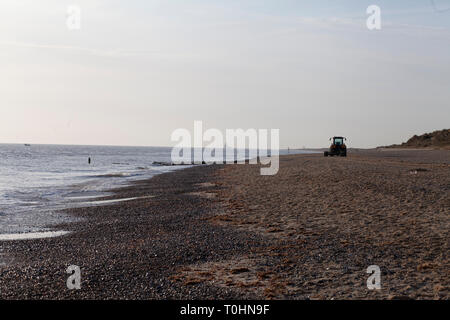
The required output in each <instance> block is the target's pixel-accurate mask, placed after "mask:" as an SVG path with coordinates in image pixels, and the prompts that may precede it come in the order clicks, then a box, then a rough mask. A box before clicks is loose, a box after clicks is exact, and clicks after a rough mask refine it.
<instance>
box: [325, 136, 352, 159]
mask: <svg viewBox="0 0 450 320" xmlns="http://www.w3.org/2000/svg"><path fill="white" fill-rule="evenodd" d="M331 139H333V144H332V145H331V146H330V150H328V151H325V152H324V153H323V156H324V157H328V156H330V157H332V156H341V157H346V156H347V146H346V145H345V143H344V140H345V141H347V138H344V137H333V138H330V141H331Z"/></svg>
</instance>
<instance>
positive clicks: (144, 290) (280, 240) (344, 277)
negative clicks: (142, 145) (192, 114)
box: [0, 151, 450, 299]
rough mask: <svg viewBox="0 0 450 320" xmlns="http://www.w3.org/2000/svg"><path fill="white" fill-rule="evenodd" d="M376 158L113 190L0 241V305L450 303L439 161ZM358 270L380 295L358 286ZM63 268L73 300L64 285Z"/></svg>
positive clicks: (230, 170) (226, 171)
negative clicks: (72, 282) (372, 279)
mask: <svg viewBox="0 0 450 320" xmlns="http://www.w3.org/2000/svg"><path fill="white" fill-rule="evenodd" d="M377 153H378V154H380V152H376V151H375V152H370V151H358V152H355V153H354V154H350V155H349V157H348V159H324V158H323V157H322V156H321V155H317V154H315V155H314V154H307V155H287V156H282V157H280V172H279V174H278V175H276V176H274V177H269V176H267V177H262V176H259V175H258V174H257V173H258V172H259V166H258V165H208V166H198V167H190V168H185V169H182V170H176V171H173V172H169V173H163V174H160V175H156V176H154V177H152V178H150V179H148V180H141V181H137V182H135V183H133V185H132V186H128V187H124V188H118V189H113V190H111V192H113V194H112V195H111V196H108V197H105V198H104V199H103V198H101V200H114V199H113V198H115V199H119V198H124V199H126V198H137V199H133V200H130V201H124V202H115V203H111V204H109V205H106V206H92V207H81V208H74V209H67V210H64V211H63V212H67V213H68V214H70V215H73V216H74V217H77V218H81V219H76V220H77V221H76V222H71V223H69V224H61V225H58V226H56V227H57V229H59V230H68V231H73V232H71V233H70V234H68V235H64V236H62V237H56V238H47V239H38V240H26V241H6V242H3V241H2V242H0V249H1V252H2V255H3V258H4V259H6V260H7V261H8V262H9V263H8V264H7V265H1V264H0V271H1V272H2V277H0V297H1V298H4V299H330V298H337V299H339V298H343V299H348V298H349V299H388V298H396V297H406V296H408V297H410V298H416V299H448V298H449V281H448V279H447V278H448V277H446V274H445V270H448V257H446V255H445V248H446V247H448V241H447V242H446V241H445V237H444V236H445V233H443V232H445V230H448V227H449V224H448V222H449V221H448V214H447V215H445V212H448V210H449V208H450V203H449V199H448V196H445V192H446V190H447V189H445V188H448V183H449V181H450V178H449V173H448V168H449V159H450V153H448V152H447V153H446V152H445V151H443V152H436V151H410V152H409V153H410V154H407V155H405V154H404V153H405V151H400V152H395V151H386V152H381V155H377ZM400 153H401V154H400ZM442 159H444V160H445V162H444V163H443V162H442ZM330 166H331V167H330ZM416 167H417V168H422V167H423V169H425V170H426V171H424V172H422V171H419V172H416V173H415V174H411V173H410V172H409V170H410V169H414V168H416ZM417 168H416V169H417ZM332 169H335V170H337V171H333V170H332ZM330 170H331V171H330ZM271 178H272V179H271ZM273 178H275V179H273ZM411 179H415V180H411ZM436 179H440V180H436ZM329 182H332V183H329ZM433 183H438V185H437V186H433ZM340 185H341V186H340ZM339 186H340V187H339ZM445 186H447V187H445ZM400 187H406V190H407V191H408V192H410V194H409V193H405V192H403V191H402V190H400ZM438 187H439V188H440V189H439V188H438ZM408 188H409V189H408ZM341 189H343V190H341ZM422 189H423V190H422ZM424 190H425V191H424ZM427 190H428V191H427ZM388 191H389V192H388ZM397 193H398V194H397ZM447 194H448V190H447ZM418 195H422V197H417V196H418ZM147 196H152V198H140V197H147ZM336 197H337V199H340V201H339V205H338V206H337V207H336V206H334V205H333V202H330V201H331V200H333V199H334V198H336ZM395 197H397V198H398V199H396V198H395ZM99 199H100V198H99ZM328 199H330V201H328ZM412 199H415V201H416V203H410V202H409V201H410V200H412ZM399 201H400V202H399ZM402 206H404V208H403V207H402ZM415 207H418V208H419V209H420V208H421V207H423V208H421V209H420V210H422V211H420V210H416V209H414V208H415ZM446 210H447V211H446ZM414 221H415V223H414V224H412V222H414ZM369 226H370V227H369ZM446 227H447V229H446ZM52 229H53V228H52ZM384 229H387V230H384ZM387 231H389V232H387ZM380 236H381V239H380V238H379V237H380ZM419 240H421V241H419ZM417 241H419V243H417ZM419 244H420V245H419ZM427 248H428V249H427ZM374 261H375V262H376V263H374ZM368 263H372V264H377V263H378V264H380V267H381V269H382V274H383V277H385V279H384V280H383V283H384V286H387V288H386V289H382V290H380V291H368V290H367V288H365V280H366V279H367V275H366V274H365V270H364V268H365V267H367V266H368V265H367V266H365V265H366V264H368ZM69 265H78V266H80V268H81V277H82V285H81V286H82V289H81V290H68V289H67V288H66V280H67V277H68V276H69V275H68V274H66V273H65V271H66V268H67V267H68V266H69ZM401 270H403V271H404V272H401ZM443 271H444V273H443ZM424 277H425V279H422V278H424ZM402 279H410V281H409V282H408V283H407V282H405V281H402Z"/></svg>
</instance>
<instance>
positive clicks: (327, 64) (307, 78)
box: [0, 0, 450, 147]
mask: <svg viewBox="0 0 450 320" xmlns="http://www.w3.org/2000/svg"><path fill="white" fill-rule="evenodd" d="M73 4H76V5H78V6H79V7H80V8H81V10H82V12H81V29H80V30H69V29H68V28H67V26H66V18H67V13H66V10H67V6H68V5H73ZM371 4H375V5H378V6H379V7H380V8H381V18H382V25H381V26H382V29H381V30H374V31H370V30H368V29H367V27H366V19H367V17H368V15H367V14H366V8H367V7H368V6H369V5H371ZM447 9H450V0H435V1H434V5H433V1H431V0H407V1H406V0H405V1H401V0H397V1H395V0H389V1H378V0H371V1H363V0H355V1H350V0H341V1H339V0H328V1H321V0H315V1H313V0H311V1H300V0H296V1H295V0H239V1H237V0H177V1H176V0H159V1H151V0H145V1H144V0H135V1H133V0H128V1H126V0H120V1H117V0H110V1H108V0H73V1H63V0H40V1H36V0H29V1H23V0H2V1H1V2H0V108H1V109H0V110H1V114H0V143H1V142H4V143H57V144H112V145H148V146H149V145H173V143H172V142H171V141H170V135H171V133H172V131H173V130H175V129H177V128H187V129H190V130H192V128H193V121H194V120H202V121H203V124H204V127H205V128H219V129H221V130H224V129H225V128H244V129H246V128H267V129H270V128H278V129H280V139H281V141H280V143H281V146H283V147H286V146H290V147H303V146H306V147H324V146H327V145H328V138H329V137H330V136H333V135H344V136H346V137H348V139H349V140H348V142H349V143H348V144H349V145H350V146H353V147H374V146H378V145H386V144H391V143H398V142H402V141H405V140H406V139H407V138H409V137H410V136H411V135H413V134H415V133H423V132H428V131H433V130H437V129H443V128H448V127H450V125H449V124H450V10H447Z"/></svg>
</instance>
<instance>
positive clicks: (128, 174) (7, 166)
mask: <svg viewBox="0 0 450 320" xmlns="http://www.w3.org/2000/svg"><path fill="white" fill-rule="evenodd" d="M170 152H171V148H169V147H115V146H67V145H31V146H25V145H15V144H0V234H5V233H19V232H37V231H45V230H46V227H48V226H51V225H52V224H55V223H59V222H61V221H63V220H64V219H68V217H66V216H64V215H62V214H61V213H59V212H58V209H63V208H68V207H75V206H81V205H83V204H84V205H86V203H88V202H89V201H90V200H93V199H94V198H96V197H99V196H103V195H106V194H107V193H106V192H105V190H108V189H111V188H113V187H117V186H122V185H127V184H130V182H131V181H133V180H139V179H146V178H150V177H152V176H154V175H156V174H160V173H163V172H168V171H172V170H177V169H181V168H185V166H156V165H152V163H153V161H162V162H170ZM290 152H291V153H294V152H295V153H304V152H305V151H301V150H298V151H293V150H291V151H290ZM284 153H286V151H280V154H284ZM89 157H90V158H91V163H90V164H88V158H89Z"/></svg>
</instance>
